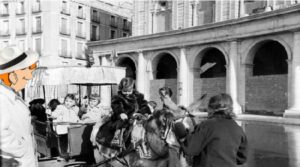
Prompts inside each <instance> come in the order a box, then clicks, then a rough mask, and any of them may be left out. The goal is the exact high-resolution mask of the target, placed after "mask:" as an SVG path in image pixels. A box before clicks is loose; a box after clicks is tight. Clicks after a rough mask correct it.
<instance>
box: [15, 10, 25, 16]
mask: <svg viewBox="0 0 300 167" xmlns="http://www.w3.org/2000/svg"><path fill="white" fill-rule="evenodd" d="M23 14H25V9H24V8H21V9H17V11H16V15H23Z"/></svg>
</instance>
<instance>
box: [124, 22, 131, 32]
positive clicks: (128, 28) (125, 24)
mask: <svg viewBox="0 0 300 167" xmlns="http://www.w3.org/2000/svg"><path fill="white" fill-rule="evenodd" d="M123 30H125V31H129V30H130V25H129V23H123Z"/></svg>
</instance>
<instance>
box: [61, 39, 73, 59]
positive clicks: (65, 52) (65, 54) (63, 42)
mask: <svg viewBox="0 0 300 167" xmlns="http://www.w3.org/2000/svg"><path fill="white" fill-rule="evenodd" d="M60 54H61V56H62V57H71V55H70V54H69V52H68V41H67V40H66V39H62V40H61V52H60Z"/></svg>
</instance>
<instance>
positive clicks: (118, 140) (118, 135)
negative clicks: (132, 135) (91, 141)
mask: <svg viewBox="0 0 300 167" xmlns="http://www.w3.org/2000/svg"><path fill="white" fill-rule="evenodd" d="M111 108H112V111H113V113H112V115H111V118H110V120H109V121H108V122H107V123H105V124H104V125H103V126H102V127H101V128H100V130H99V132H98V134H97V141H98V142H99V143H100V144H104V145H106V146H108V145H110V147H123V144H124V142H126V141H124V142H123V141H122V140H123V139H124V140H127V139H128V137H129V129H130V125H131V124H130V119H131V118H132V116H133V115H134V114H135V113H140V114H151V110H150V105H148V102H147V101H146V100H145V99H144V95H143V94H141V93H139V92H138V91H136V90H135V84H134V80H133V79H132V78H123V79H122V80H121V82H120V84H119V91H118V94H117V95H115V96H113V98H112V101H111ZM123 136H124V137H123ZM110 141H111V143H110Z"/></svg>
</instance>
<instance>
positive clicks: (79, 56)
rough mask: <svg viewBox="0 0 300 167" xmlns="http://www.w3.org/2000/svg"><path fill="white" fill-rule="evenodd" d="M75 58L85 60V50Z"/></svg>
mask: <svg viewBox="0 0 300 167" xmlns="http://www.w3.org/2000/svg"><path fill="white" fill-rule="evenodd" d="M75 58H76V59H79V60H85V59H86V57H85V55H84V53H83V52H81V53H77V54H76V57H75Z"/></svg>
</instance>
